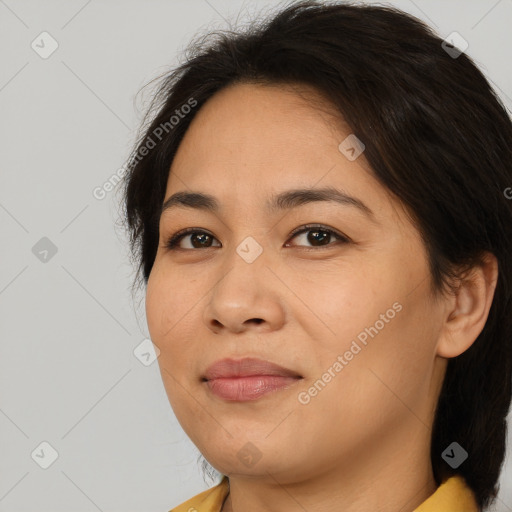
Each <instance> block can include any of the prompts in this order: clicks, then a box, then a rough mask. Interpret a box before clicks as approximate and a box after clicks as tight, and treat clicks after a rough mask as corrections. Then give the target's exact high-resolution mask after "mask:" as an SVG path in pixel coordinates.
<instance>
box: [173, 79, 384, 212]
mask: <svg viewBox="0 0 512 512" xmlns="http://www.w3.org/2000/svg"><path fill="white" fill-rule="evenodd" d="M349 135H351V131H350V127H349V126H348V125H347V124H346V123H345V122H344V120H343V119H342V118H341V116H339V115H338V114H336V113H335V110H334V108H333V107H332V106H331V105H330V104H329V103H328V102H327V100H325V98H323V97H322V96H321V95H320V94H318V93H316V91H314V90H313V89H312V88H308V87H303V86H300V87H299V86H289V85H283V86H278V85H272V86H267V85H261V84H236V85H231V86H229V87H227V88H225V89H223V90H221V91H219V92H218V93H216V94H215V95H214V96H212V98H210V99H209V100H208V101H207V102H206V103H205V104H204V105H203V106H202V108H201V109H200V110H199V112H198V113H197V114H196V116H195V118H194V119H193V120H192V122H191V124H190V126H189V128H188V130H187V132H186V133H185V136H184V138H183V140H182V141H181V144H180V146H179V148H178V151H177V153H176V156H175V158H174V161H173V163H172V165H171V168H170V174H169V179H168V183H167V190H166V198H168V197H169V196H170V195H171V194H172V193H174V192H176V191H182V190H187V189H191V190H201V191H204V192H206V193H209V194H212V195H216V196H217V197H220V198H221V202H223V201H224V199H225V201H226V202H233V201H235V202H237V204H240V203H243V202H244V200H245V201H246V202H251V201H253V200H255V201H256V200H257V201H259V202H260V203H261V204H263V201H264V200H266V198H267V197H268V196H269V195H271V194H275V193H279V192H280V191H282V190H287V189H292V188H297V187H308V188H312V187H324V186H330V187H336V188H338V189H342V190H343V191H345V192H347V193H349V194H351V195H353V196H359V197H361V196H363V197H364V198H365V202H366V203H373V204H374V205H375V208H376V209H377V210H378V209H382V208H383V206H384V204H383V203H384V202H386V201H387V200H388V195H387V192H386V190H384V188H383V187H382V186H381V185H380V184H379V183H378V182H377V181H376V180H375V178H374V177H373V174H372V172H371V169H370V166H369V164H368V163H367V161H366V160H365V158H364V153H363V154H362V155H361V156H359V157H358V158H357V159H356V160H354V161H350V160H349V159H347V158H346V156H344V154H342V152H341V151H340V150H339V147H338V146H339V145H340V143H342V142H343V141H344V140H345V139H346V138H347V137H348V136H349ZM222 198H224V199H222Z"/></svg>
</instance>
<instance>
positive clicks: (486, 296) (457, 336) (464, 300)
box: [437, 252, 498, 358]
mask: <svg viewBox="0 0 512 512" xmlns="http://www.w3.org/2000/svg"><path fill="white" fill-rule="evenodd" d="M497 280H498V262H497V259H496V256H494V254H492V253H489V252H487V253H485V257H484V261H483V264H482V265H476V266H475V267H473V268H472V269H471V270H470V271H469V272H468V273H467V274H466V275H465V277H464V278H463V279H461V281H460V283H459V286H458V288H457V289H456V291H455V292H454V295H453V296H450V297H449V298H448V299H447V302H446V304H447V306H448V307H447V311H446V317H445V321H444V325H443V326H442V331H441V334H440V337H439V342H438V345H437V355H439V356H440V357H446V358H452V357H457V356H458V355H460V354H462V353H463V352H465V351H466V350H467V349H468V348H469V347H471V345H472V344H473V343H474V342H475V340H476V339H477V338H478V336H479V334H480V333H481V332H482V330H483V328H484V326H485V322H486V321H487V318H488V316H489V311H490V309H491V304H492V300H493V298H494V292H495V290H496V283H497Z"/></svg>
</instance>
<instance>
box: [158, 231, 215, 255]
mask: <svg viewBox="0 0 512 512" xmlns="http://www.w3.org/2000/svg"><path fill="white" fill-rule="evenodd" d="M190 235H193V236H191V237H190V239H189V244H192V247H181V246H179V244H180V242H181V240H182V239H184V238H185V237H187V236H190ZM212 240H217V239H216V238H215V237H214V236H213V235H210V234H209V233H208V232H206V231H202V230H199V229H197V228H187V229H184V230H182V231H179V232H178V233H175V234H174V235H172V236H171V237H170V238H169V239H168V240H167V242H166V244H165V247H166V248H167V249H169V250H171V251H176V250H185V251H187V250H193V249H210V248H211V247H213V246H212V245H208V244H211V242H212Z"/></svg>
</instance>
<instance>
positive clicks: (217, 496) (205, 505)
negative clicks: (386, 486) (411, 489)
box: [169, 475, 480, 512]
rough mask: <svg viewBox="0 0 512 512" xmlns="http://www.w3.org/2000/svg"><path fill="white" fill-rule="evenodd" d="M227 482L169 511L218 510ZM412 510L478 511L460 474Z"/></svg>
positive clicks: (429, 511)
mask: <svg viewBox="0 0 512 512" xmlns="http://www.w3.org/2000/svg"><path fill="white" fill-rule="evenodd" d="M228 484H229V482H228V479H227V478H226V477H224V478H223V479H222V480H221V482H220V483H219V484H218V485H216V486H215V487H212V488H211V489H208V490H206V491H203V492H202V493H200V494H198V495H196V496H194V497H193V498H191V499H189V500H187V501H185V502H184V503H182V504H181V505H178V506H177V507H175V508H173V509H172V510H170V511H169V512H220V510H221V508H222V505H223V503H224V500H225V499H226V497H227V496H228V494H229V485H228ZM413 512H480V510H479V509H478V506H477V503H476V500H475V497H474V495H473V492H472V491H471V489H470V488H469V487H468V486H467V484H466V482H465V480H464V479H463V478H462V477H461V476H458V475H457V476H452V477H450V478H448V479H447V480H445V481H444V482H443V483H442V484H441V485H440V486H439V487H438V488H437V490H436V491H435V492H434V494H432V495H431V496H430V497H429V498H427V499H426V500H425V501H424V502H423V503H422V504H421V505H420V506H419V507H417V508H416V509H414V511H413Z"/></svg>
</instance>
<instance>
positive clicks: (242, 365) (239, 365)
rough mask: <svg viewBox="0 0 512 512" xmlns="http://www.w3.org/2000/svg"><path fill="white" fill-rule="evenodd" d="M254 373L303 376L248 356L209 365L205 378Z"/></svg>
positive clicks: (241, 375) (240, 375)
mask: <svg viewBox="0 0 512 512" xmlns="http://www.w3.org/2000/svg"><path fill="white" fill-rule="evenodd" d="M252 375H278V376H283V377H295V378H301V377H302V376H301V375H299V374H298V373H297V372H294V371H293V370H290V369H288V368H284V367H283V366H279V365H277V364H275V363H271V362H270V361H266V360H264V359H257V358H253V357H246V358H244V359H230V358H227V359H221V360H219V361H216V362H215V363H213V364H212V365H211V366H209V367H208V368H207V369H206V371H205V372H204V375H203V380H212V379H220V378H230V377H249V376H252Z"/></svg>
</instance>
